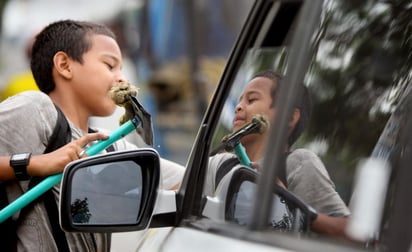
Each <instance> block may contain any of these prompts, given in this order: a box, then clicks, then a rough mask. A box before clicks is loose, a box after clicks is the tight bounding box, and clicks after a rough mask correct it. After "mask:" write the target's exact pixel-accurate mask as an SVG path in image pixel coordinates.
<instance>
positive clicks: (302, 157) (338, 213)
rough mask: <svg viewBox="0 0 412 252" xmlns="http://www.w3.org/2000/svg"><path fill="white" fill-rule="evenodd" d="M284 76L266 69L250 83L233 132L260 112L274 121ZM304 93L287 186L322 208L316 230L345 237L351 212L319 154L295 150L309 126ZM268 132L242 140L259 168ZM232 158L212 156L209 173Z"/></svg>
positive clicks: (291, 129) (294, 123) (295, 119)
mask: <svg viewBox="0 0 412 252" xmlns="http://www.w3.org/2000/svg"><path fill="white" fill-rule="evenodd" d="M280 79H281V76H280V75H278V74H277V73H275V72H273V71H262V72H260V73H257V74H256V75H255V76H254V77H253V78H252V80H251V81H250V82H249V83H248V85H247V86H246V88H245V90H244V91H243V93H242V95H241V96H240V99H239V102H238V104H237V105H236V107H235V118H234V120H233V131H236V130H239V128H241V127H242V126H244V125H245V124H246V123H249V122H250V121H251V120H252V118H253V117H254V116H255V115H257V114H260V115H263V116H265V117H267V119H268V120H269V122H273V120H272V119H273V118H274V116H275V114H276V107H275V106H274V101H273V100H272V97H276V96H275V94H276V92H277V90H278V89H279V84H280ZM302 88H303V89H304V92H303V93H304V95H303V96H302V99H300V102H299V104H298V105H297V106H296V107H295V109H294V111H293V114H292V118H291V120H290V123H289V125H288V134H289V136H288V143H287V146H285V153H287V154H288V155H287V165H286V171H284V172H285V178H286V179H284V181H283V180H282V181H283V182H284V183H285V186H286V187H287V188H288V190H290V191H291V192H292V193H294V194H296V195H297V196H298V197H299V198H301V199H302V200H303V201H304V202H305V203H307V204H309V205H310V206H312V207H313V208H314V209H315V210H317V211H318V213H319V214H318V216H317V217H316V219H315V220H314V221H313V222H312V226H311V228H312V230H314V231H316V232H319V233H324V234H330V235H335V236H345V232H344V231H345V227H346V223H347V218H346V217H347V216H349V215H350V212H349V210H348V208H347V206H346V205H345V203H344V202H343V200H342V199H341V198H340V196H339V195H338V193H337V192H336V190H335V186H334V183H333V182H332V180H331V179H330V177H329V174H328V172H327V170H326V168H325V167H324V165H323V163H322V161H321V160H320V159H319V157H318V156H317V155H316V154H315V153H313V152H311V151H309V150H306V149H296V150H291V146H292V145H293V143H294V142H295V141H296V140H297V139H298V137H299V136H300V135H301V134H302V132H303V130H304V128H305V126H306V125H307V123H308V121H309V118H310V112H311V107H310V106H311V104H310V99H309V95H308V92H307V89H306V87H304V86H302ZM268 132H269V130H266V131H265V132H263V133H261V134H250V135H247V136H244V137H243V138H242V139H241V143H242V145H243V146H244V147H245V150H246V153H247V155H248V157H249V159H250V160H251V161H252V164H253V166H254V168H255V169H257V170H259V167H260V165H261V162H262V161H263V157H264V151H265V147H266V139H268ZM227 158H228V154H227V153H225V154H218V155H215V156H214V157H212V158H211V160H210V163H209V164H210V165H209V169H210V171H209V173H210V174H209V176H211V177H214V175H215V174H216V171H217V170H218V167H220V165H221V164H222V163H223V161H224V160H226V159H227ZM207 183H208V186H211V188H215V185H214V181H213V179H211V180H210V179H208V182H207Z"/></svg>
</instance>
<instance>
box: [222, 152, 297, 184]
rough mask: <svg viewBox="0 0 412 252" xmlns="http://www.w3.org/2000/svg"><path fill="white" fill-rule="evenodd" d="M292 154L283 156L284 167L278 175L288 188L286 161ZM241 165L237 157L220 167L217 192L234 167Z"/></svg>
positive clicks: (224, 162) (226, 161) (229, 159)
mask: <svg viewBox="0 0 412 252" xmlns="http://www.w3.org/2000/svg"><path fill="white" fill-rule="evenodd" d="M289 154H290V152H286V153H285V154H284V155H283V156H282V158H283V159H282V167H281V169H280V172H279V174H278V178H279V179H280V180H281V181H282V183H283V184H284V185H285V186H286V187H287V186H288V183H287V179H286V159H287V157H288V155H289ZM238 164H240V161H239V159H238V158H237V157H231V158H228V159H226V160H225V161H223V163H222V164H221V165H220V167H219V168H218V170H217V172H216V177H215V190H216V188H217V185H218V184H219V182H220V181H221V180H222V178H223V177H224V176H225V175H226V174H227V173H228V172H230V170H232V168H233V167H235V166H236V165H238Z"/></svg>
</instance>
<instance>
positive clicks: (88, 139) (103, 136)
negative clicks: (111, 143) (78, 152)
mask: <svg viewBox="0 0 412 252" xmlns="http://www.w3.org/2000/svg"><path fill="white" fill-rule="evenodd" d="M108 137H109V136H108V135H106V134H103V133H91V134H87V135H84V136H82V137H81V138H79V139H77V142H78V143H79V145H80V146H81V147H83V146H86V145H87V144H88V143H90V142H93V141H96V140H100V139H107V138H108Z"/></svg>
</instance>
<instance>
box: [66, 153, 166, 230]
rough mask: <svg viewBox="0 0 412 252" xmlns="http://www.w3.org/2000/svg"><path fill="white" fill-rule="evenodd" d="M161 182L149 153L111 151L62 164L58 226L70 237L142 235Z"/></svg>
mask: <svg viewBox="0 0 412 252" xmlns="http://www.w3.org/2000/svg"><path fill="white" fill-rule="evenodd" d="M159 180H160V164H159V155H158V153H157V152H156V151H155V150H154V149H150V148H148V149H139V150H131V151H121V152H110V153H107V154H103V155H98V156H93V157H89V158H85V159H81V160H78V161H75V162H72V163H70V164H69V165H67V167H66V168H65V170H64V172H63V177H62V184H61V195H60V223H61V226H62V228H63V230H65V231H69V232H119V231H120V232H121V231H132V230H142V229H144V228H146V227H147V226H148V224H149V222H150V220H151V217H152V213H153V209H154V206H155V203H156V198H157V194H158V192H157V190H158V188H159Z"/></svg>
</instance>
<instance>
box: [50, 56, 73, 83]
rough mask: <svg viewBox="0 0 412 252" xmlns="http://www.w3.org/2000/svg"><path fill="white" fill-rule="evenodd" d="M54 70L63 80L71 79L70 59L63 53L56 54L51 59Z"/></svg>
mask: <svg viewBox="0 0 412 252" xmlns="http://www.w3.org/2000/svg"><path fill="white" fill-rule="evenodd" d="M53 64H54V68H55V69H56V71H57V73H58V74H59V75H61V76H63V78H66V79H70V78H71V77H72V70H71V59H70V57H69V56H68V55H67V54H66V53H65V52H57V53H56V54H55V55H54V57H53Z"/></svg>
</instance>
